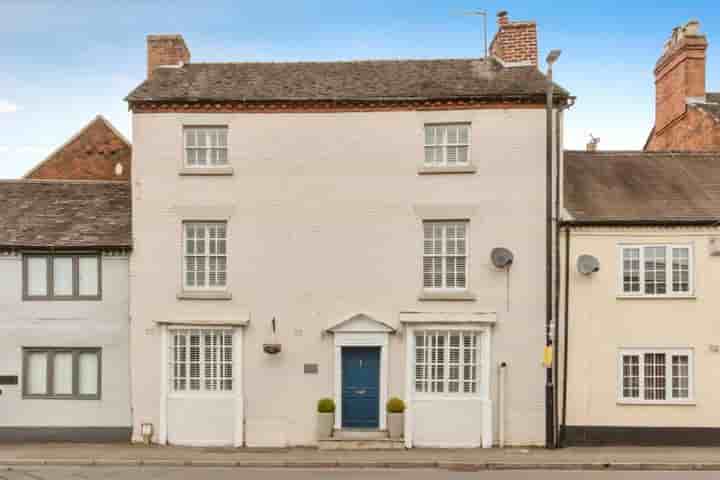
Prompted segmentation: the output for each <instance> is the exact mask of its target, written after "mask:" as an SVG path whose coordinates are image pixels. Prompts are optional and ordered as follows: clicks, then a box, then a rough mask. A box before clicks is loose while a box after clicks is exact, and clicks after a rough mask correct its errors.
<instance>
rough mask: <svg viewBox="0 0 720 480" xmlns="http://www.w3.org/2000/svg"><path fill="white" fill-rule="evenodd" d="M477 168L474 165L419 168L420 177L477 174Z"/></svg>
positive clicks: (423, 166)
mask: <svg viewBox="0 0 720 480" xmlns="http://www.w3.org/2000/svg"><path fill="white" fill-rule="evenodd" d="M475 172H477V168H476V167H475V166H474V165H457V166H442V167H428V166H425V165H422V166H420V167H419V168H418V174H419V175H438V174H447V173H475Z"/></svg>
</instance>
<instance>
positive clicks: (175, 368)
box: [169, 329, 233, 392]
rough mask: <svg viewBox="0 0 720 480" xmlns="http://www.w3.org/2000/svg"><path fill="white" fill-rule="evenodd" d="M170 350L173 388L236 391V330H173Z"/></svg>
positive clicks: (178, 390) (170, 370) (194, 390)
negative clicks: (234, 368) (234, 358)
mask: <svg viewBox="0 0 720 480" xmlns="http://www.w3.org/2000/svg"><path fill="white" fill-rule="evenodd" d="M169 353H170V357H169V358H170V369H169V372H170V379H169V380H170V389H171V390H172V391H174V392H229V391H232V389H233V332H232V330H228V329H202V330H201V329H184V330H171V331H170V352H169Z"/></svg>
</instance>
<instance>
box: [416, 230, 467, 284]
mask: <svg viewBox="0 0 720 480" xmlns="http://www.w3.org/2000/svg"><path fill="white" fill-rule="evenodd" d="M423 232H424V242H423V288H425V289H450V290H463V289H466V288H467V255H468V252H467V222H423Z"/></svg>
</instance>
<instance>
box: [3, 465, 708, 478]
mask: <svg viewBox="0 0 720 480" xmlns="http://www.w3.org/2000/svg"><path fill="white" fill-rule="evenodd" d="M241 475H242V477H240V476H241ZM530 475H532V479H533V480H712V479H716V478H717V474H716V472H622V471H604V472H598V471H585V472H556V471H547V470H545V471H534V472H532V473H529V472H527V471H517V470H515V471H512V470H499V471H481V472H450V471H444V472H438V471H437V470H425V469H413V470H376V469H342V470H340V469H323V470H312V469H287V468H286V469H279V468H275V469H244V470H240V471H239V470H238V469H236V468H227V467H99V466H93V467H87V466H86V467H60V466H55V467H53V466H35V467H19V468H17V469H11V470H5V471H3V470H2V469H0V480H184V479H187V478H201V479H203V480H237V479H238V478H242V479H243V480H437V479H443V480H445V479H447V480H477V479H482V480H525V479H527V478H528V477H529V476H530Z"/></svg>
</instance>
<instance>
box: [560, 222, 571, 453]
mask: <svg viewBox="0 0 720 480" xmlns="http://www.w3.org/2000/svg"><path fill="white" fill-rule="evenodd" d="M564 296H565V305H564V307H565V311H564V312H563V317H564V318H563V404H562V420H561V423H560V426H561V428H560V442H559V443H560V446H564V445H565V426H566V425H567V423H566V422H567V402H568V400H567V398H568V391H567V390H568V389H567V386H568V374H567V372H568V349H569V345H568V341H569V338H568V337H569V334H568V326H569V324H570V322H569V321H568V312H569V311H570V227H565V292H564Z"/></svg>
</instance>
